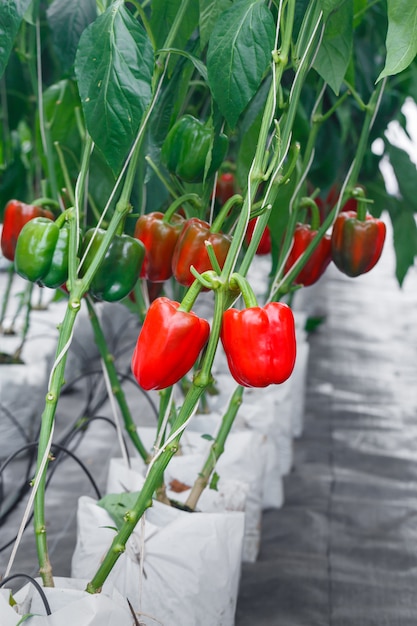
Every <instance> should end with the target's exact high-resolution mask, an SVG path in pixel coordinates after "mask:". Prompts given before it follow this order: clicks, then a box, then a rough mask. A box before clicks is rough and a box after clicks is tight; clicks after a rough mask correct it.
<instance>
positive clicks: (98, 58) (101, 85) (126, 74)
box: [75, 0, 154, 173]
mask: <svg viewBox="0 0 417 626" xmlns="http://www.w3.org/2000/svg"><path fill="white" fill-rule="evenodd" d="M153 64H154V57H153V49H152V46H151V43H150V41H149V39H148V36H147V34H146V32H145V30H144V29H143V28H142V26H141V25H140V24H139V22H137V21H136V20H135V19H134V18H133V16H132V15H131V14H130V13H129V11H128V10H127V9H126V8H125V7H124V4H123V2H122V0H119V1H118V2H116V3H114V4H113V5H112V6H111V7H110V8H109V9H108V10H107V11H105V12H104V13H103V14H102V15H100V16H99V17H98V18H97V19H96V20H95V21H94V22H93V23H92V24H90V26H88V27H87V28H86V29H85V30H84V32H83V34H82V35H81V38H80V43H79V46H78V50H77V55H76V58H75V74H76V77H77V81H78V89H79V93H80V97H81V102H82V107H83V112H84V117H85V122H86V126H87V130H88V132H89V133H90V135H91V137H92V138H93V140H94V142H95V144H96V145H97V147H98V148H99V149H100V150H101V152H102V153H103V155H104V158H105V159H106V161H107V162H108V164H109V165H110V167H111V168H112V170H113V172H115V173H117V172H119V171H120V169H121V167H122V164H123V162H124V160H125V158H126V156H127V153H128V151H129V149H130V147H131V146H132V143H133V140H134V138H135V136H136V133H137V131H138V128H139V124H140V121H141V119H142V116H143V113H144V111H145V109H146V107H147V106H148V104H149V102H150V100H151V79H152V72H153Z"/></svg>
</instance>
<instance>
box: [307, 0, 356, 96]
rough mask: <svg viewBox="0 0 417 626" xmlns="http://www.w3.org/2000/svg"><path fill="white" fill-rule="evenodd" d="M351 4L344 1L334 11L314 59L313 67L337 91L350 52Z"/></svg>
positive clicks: (351, 38)
mask: <svg viewBox="0 0 417 626" xmlns="http://www.w3.org/2000/svg"><path fill="white" fill-rule="evenodd" d="M352 41H353V4H352V2H345V3H344V4H342V6H341V7H340V8H339V9H338V10H337V11H334V12H333V13H332V14H331V15H330V17H329V19H328V21H327V22H326V27H325V31H324V36H323V39H322V42H321V45H320V48H319V50H318V53H317V56H316V58H315V61H314V69H315V70H316V71H317V72H318V73H319V74H320V76H321V77H322V78H323V79H324V80H325V81H326V83H328V84H329V86H330V87H331V88H332V89H333V91H334V92H335V94H338V93H339V90H340V87H341V85H342V82H343V79H344V77H345V74H346V71H347V68H348V66H349V62H350V57H351V53H352Z"/></svg>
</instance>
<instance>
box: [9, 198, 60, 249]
mask: <svg viewBox="0 0 417 626" xmlns="http://www.w3.org/2000/svg"><path fill="white" fill-rule="evenodd" d="M35 217H47V218H48V219H50V220H53V219H55V218H54V215H53V214H52V213H51V212H50V211H48V210H47V209H43V208H42V207H41V206H34V205H31V204H25V203H24V202H20V200H10V202H8V203H7V204H6V207H5V209H4V218H3V230H2V233H1V251H2V253H3V256H4V257H5V258H6V259H8V260H9V261H14V255H15V251H16V243H17V238H18V237H19V234H20V231H21V230H22V228H23V226H24V225H25V224H27V222H29V221H30V220H33V219H34V218H35Z"/></svg>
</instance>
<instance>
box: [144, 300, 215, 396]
mask: <svg viewBox="0 0 417 626" xmlns="http://www.w3.org/2000/svg"><path fill="white" fill-rule="evenodd" d="M179 306H180V305H179V303H178V302H174V301H173V300H170V299H169V298H165V297H161V298H157V299H156V300H154V302H152V304H151V306H150V307H149V309H148V312H147V314H146V317H145V321H144V322H143V326H142V329H141V331H140V333H139V337H138V340H137V343H136V347H135V350H134V352H133V357H132V372H133V375H134V376H135V378H136V380H137V381H138V383H139V385H140V386H141V387H142V389H145V390H147V391H149V390H151V389H165V388H166V387H170V386H171V385H174V384H175V383H176V382H178V381H179V380H180V379H181V378H182V377H183V376H185V374H187V372H189V371H190V369H191V368H192V367H193V365H194V363H195V362H196V361H197V358H198V355H199V354H200V352H201V350H202V349H203V348H204V346H205V344H206V342H207V339H208V336H209V333H210V325H209V323H208V322H207V320H205V319H202V318H200V317H198V316H197V315H196V314H195V313H193V312H192V311H189V312H187V311H178V307H179Z"/></svg>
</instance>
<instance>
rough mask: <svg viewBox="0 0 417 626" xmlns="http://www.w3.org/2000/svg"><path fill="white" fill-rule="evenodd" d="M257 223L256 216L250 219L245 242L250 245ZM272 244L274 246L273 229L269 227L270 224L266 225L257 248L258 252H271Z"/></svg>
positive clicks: (260, 253)
mask: <svg viewBox="0 0 417 626" xmlns="http://www.w3.org/2000/svg"><path fill="white" fill-rule="evenodd" d="M255 225H256V217H255V218H253V219H251V220H249V223H248V227H247V229H246V235H245V242H246V244H247V245H249V244H250V242H251V239H252V235H253V231H254V230H255ZM271 246H272V242H271V231H270V229H269V226H266V228H265V230H264V232H263V233H262V237H261V240H260V242H259V245H258V247H257V249H256V254H258V255H260V256H261V255H264V254H269V253H270V252H271Z"/></svg>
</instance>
